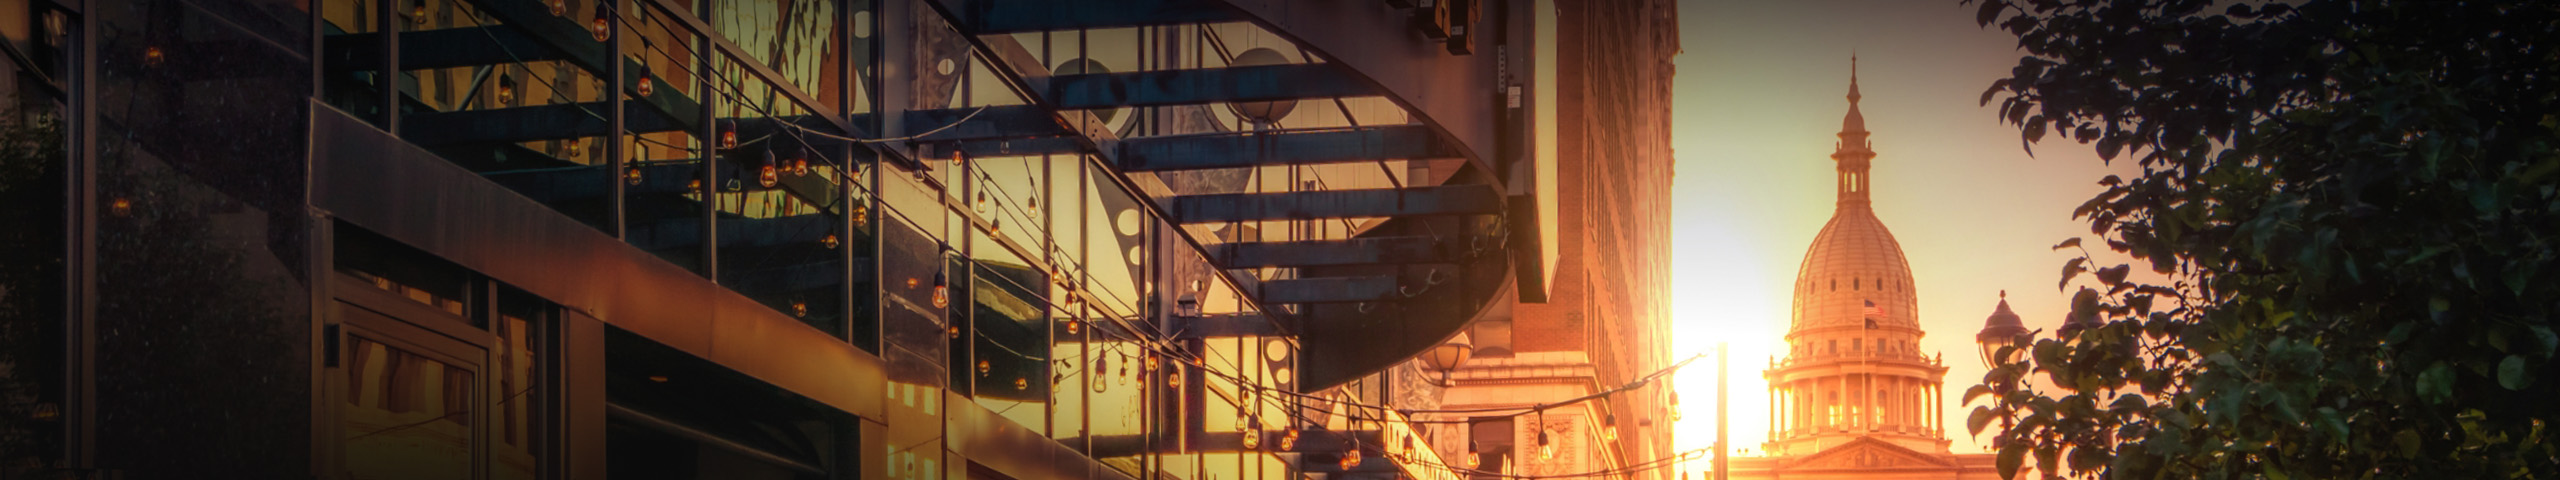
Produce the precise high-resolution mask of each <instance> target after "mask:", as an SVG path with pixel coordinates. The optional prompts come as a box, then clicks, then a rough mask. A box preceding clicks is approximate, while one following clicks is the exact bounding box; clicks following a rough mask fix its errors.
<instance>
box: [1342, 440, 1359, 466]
mask: <svg viewBox="0 0 2560 480" xmlns="http://www.w3.org/2000/svg"><path fill="white" fill-rule="evenodd" d="M1354 468H1360V447H1358V446H1353V447H1351V449H1350V450H1344V451H1342V469H1343V470H1345V471H1348V470H1351V469H1354Z"/></svg>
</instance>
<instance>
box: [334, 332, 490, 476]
mask: <svg viewBox="0 0 2560 480" xmlns="http://www.w3.org/2000/svg"><path fill="white" fill-rule="evenodd" d="M347 343H348V345H347V351H348V352H349V359H348V370H347V372H348V379H347V395H346V398H347V405H346V406H345V408H343V409H342V411H344V412H345V416H344V417H342V418H341V419H340V421H341V422H342V423H341V426H342V430H343V431H344V432H346V435H347V437H346V438H347V442H346V448H347V470H348V474H349V475H350V476H351V477H352V478H356V479H363V480H374V479H382V480H428V479H468V478H472V475H471V458H472V449H473V445H474V443H475V442H473V439H472V431H471V422H472V418H471V417H472V413H473V412H472V411H473V410H474V409H473V408H472V407H473V405H472V402H473V401H474V398H475V397H473V396H472V394H471V393H472V390H473V389H472V387H473V386H474V384H473V383H472V379H473V378H474V375H473V374H472V372H471V371H470V370H465V369H462V368H457V367H454V366H452V365H449V364H446V363H444V362H440V361H436V360H434V359H431V358H428V357H425V356H421V355H418V354H416V353H411V352H408V351H405V350H401V349H399V348H394V347H391V346H388V345H383V344H381V343H378V342H374V341H372V340H370V339H366V338H364V337H360V336H351V337H349V340H348V342H347Z"/></svg>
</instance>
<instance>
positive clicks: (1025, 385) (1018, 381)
mask: <svg viewBox="0 0 2560 480" xmlns="http://www.w3.org/2000/svg"><path fill="white" fill-rule="evenodd" d="M1013 389H1014V390H1029V389H1031V381H1029V380H1023V379H1022V377H1013Z"/></svg>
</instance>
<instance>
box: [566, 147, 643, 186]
mask: <svg viewBox="0 0 2560 480" xmlns="http://www.w3.org/2000/svg"><path fill="white" fill-rule="evenodd" d="M570 155H571V156H575V155H577V154H576V153H575V152H572V153H570ZM622 181H623V182H626V183H630V184H632V185H639V184H640V167H624V168H623V169H622Z"/></svg>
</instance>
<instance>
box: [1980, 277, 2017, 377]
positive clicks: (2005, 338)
mask: <svg viewBox="0 0 2560 480" xmlns="http://www.w3.org/2000/svg"><path fill="white" fill-rule="evenodd" d="M2026 334H2027V327H2026V324H2025V323H2023V322H2020V321H2019V320H2018V314H2017V312H2012V311H2009V292H2008V291H2007V290H2002V291H2000V306H1999V307H1996V308H1994V309H1993V310H1992V311H1991V317H1990V318H1988V319H1985V320H1984V321H1983V322H1982V332H1981V333H1976V334H1974V335H1973V341H1974V344H1975V345H1977V346H1980V347H1982V366H1984V367H1987V368H1994V369H1997V368H2000V366H2001V365H2007V364H2009V362H2014V361H2017V360H2018V358H2017V357H2018V354H2019V352H2015V351H2012V352H2009V355H2007V356H2005V357H2004V356H2001V355H2000V349H2002V348H2007V347H2009V346H2010V345H2012V344H2015V343H2016V342H2017V339H2018V336H2020V335H2026Z"/></svg>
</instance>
